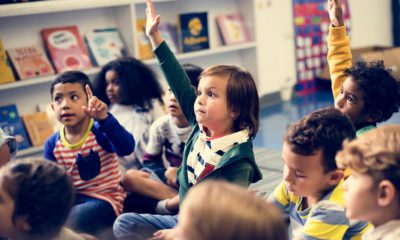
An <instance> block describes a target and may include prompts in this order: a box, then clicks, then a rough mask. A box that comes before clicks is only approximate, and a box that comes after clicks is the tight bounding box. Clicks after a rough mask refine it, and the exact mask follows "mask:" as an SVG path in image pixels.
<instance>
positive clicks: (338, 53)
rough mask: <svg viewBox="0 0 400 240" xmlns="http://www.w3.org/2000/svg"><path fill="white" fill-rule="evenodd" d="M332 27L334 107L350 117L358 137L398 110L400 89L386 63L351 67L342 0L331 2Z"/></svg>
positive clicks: (330, 54)
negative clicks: (385, 65)
mask: <svg viewBox="0 0 400 240" xmlns="http://www.w3.org/2000/svg"><path fill="white" fill-rule="evenodd" d="M328 5H329V6H328V8H329V17H330V19H331V24H332V25H331V26H330V27H329V36H328V64H329V69H330V74H331V79H332V90H333V95H334V98H335V107H336V108H337V109H339V110H340V111H341V112H342V113H343V114H345V115H346V116H348V117H349V118H350V120H351V121H352V122H353V124H354V126H355V127H356V130H357V136H359V135H360V134H363V133H364V132H366V131H368V130H371V129H373V128H375V127H376V124H377V123H379V122H383V121H386V120H387V119H389V118H390V117H391V116H392V114H393V113H395V112H398V111H399V107H400V93H399V86H398V84H397V83H396V80H395V79H394V77H393V76H392V75H391V74H390V70H388V69H386V68H385V67H384V65H383V61H377V62H371V63H365V62H358V63H357V64H356V65H355V66H353V67H351V52H350V40H349V38H348V37H347V36H346V27H345V26H344V23H343V14H342V5H341V1H340V0H328Z"/></svg>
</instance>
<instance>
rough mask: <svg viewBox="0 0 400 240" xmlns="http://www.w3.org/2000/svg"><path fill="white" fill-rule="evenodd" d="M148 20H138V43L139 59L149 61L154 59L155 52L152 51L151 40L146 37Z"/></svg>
mask: <svg viewBox="0 0 400 240" xmlns="http://www.w3.org/2000/svg"><path fill="white" fill-rule="evenodd" d="M145 29H146V19H145V18H141V19H137V20H136V33H137V42H138V49H139V59H142V60H144V59H149V58H153V50H152V49H151V45H150V42H149V39H148V38H147V36H146V32H145Z"/></svg>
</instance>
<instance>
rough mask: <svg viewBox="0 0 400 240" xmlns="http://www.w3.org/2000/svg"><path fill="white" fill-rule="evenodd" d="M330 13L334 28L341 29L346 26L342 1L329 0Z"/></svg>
mask: <svg viewBox="0 0 400 240" xmlns="http://www.w3.org/2000/svg"><path fill="white" fill-rule="evenodd" d="M328 12H329V18H330V20H331V24H332V26H334V27H340V26H343V25H344V22H343V10H342V1H341V0H328Z"/></svg>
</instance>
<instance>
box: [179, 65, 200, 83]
mask: <svg viewBox="0 0 400 240" xmlns="http://www.w3.org/2000/svg"><path fill="white" fill-rule="evenodd" d="M182 67H183V69H184V70H185V72H186V74H187V75H188V77H189V78H190V83H191V84H192V86H193V87H195V89H197V86H198V85H199V77H200V74H201V72H203V68H201V67H199V66H197V65H194V64H191V63H185V64H183V65H182Z"/></svg>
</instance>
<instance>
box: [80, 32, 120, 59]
mask: <svg viewBox="0 0 400 240" xmlns="http://www.w3.org/2000/svg"><path fill="white" fill-rule="evenodd" d="M85 40H86V42H87V45H88V47H89V51H90V54H91V56H92V59H93V60H94V61H92V62H93V63H95V64H96V65H97V66H103V65H106V64H107V63H108V62H110V61H113V60H115V59H117V58H120V57H123V56H124V55H125V53H126V48H125V44H124V42H123V41H122V38H121V36H120V34H119V32H118V30H117V29H115V28H112V29H95V30H93V32H89V33H86V35H85Z"/></svg>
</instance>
